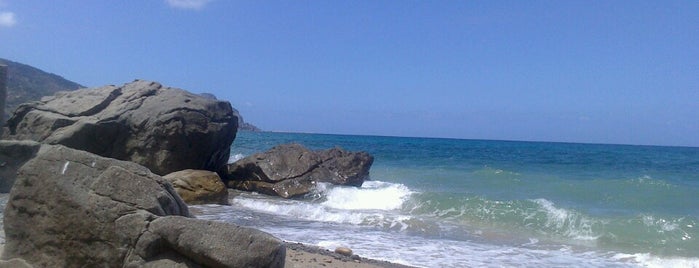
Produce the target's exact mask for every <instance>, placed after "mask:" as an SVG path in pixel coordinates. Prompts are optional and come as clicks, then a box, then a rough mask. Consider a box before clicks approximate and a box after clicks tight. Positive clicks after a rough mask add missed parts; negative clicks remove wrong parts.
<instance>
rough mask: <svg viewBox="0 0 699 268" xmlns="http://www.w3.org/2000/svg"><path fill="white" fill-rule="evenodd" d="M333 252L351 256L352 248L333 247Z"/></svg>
mask: <svg viewBox="0 0 699 268" xmlns="http://www.w3.org/2000/svg"><path fill="white" fill-rule="evenodd" d="M335 253H337V254H340V255H344V256H348V257H350V256H352V249H350V248H347V247H337V248H335Z"/></svg>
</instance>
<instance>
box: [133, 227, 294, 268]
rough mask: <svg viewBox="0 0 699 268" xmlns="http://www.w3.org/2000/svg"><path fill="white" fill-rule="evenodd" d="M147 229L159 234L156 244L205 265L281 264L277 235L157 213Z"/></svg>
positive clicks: (282, 257)
mask: <svg viewBox="0 0 699 268" xmlns="http://www.w3.org/2000/svg"><path fill="white" fill-rule="evenodd" d="M148 232H150V233H152V234H153V235H155V236H156V237H159V240H160V241H159V242H158V245H157V246H158V247H160V248H162V249H168V250H172V251H174V252H175V253H176V254H179V255H181V256H184V257H186V258H187V259H188V260H191V261H193V262H194V263H197V264H200V265H202V266H205V267H283V266H284V260H285V257H286V247H285V245H284V243H282V242H281V241H280V240H278V239H277V238H274V237H273V236H271V235H267V234H263V233H261V232H260V231H257V230H254V229H250V228H245V227H239V226H233V225H230V224H226V223H221V222H213V221H202V220H196V219H190V218H185V217H161V218H158V219H156V220H154V221H152V222H151V224H150V226H148ZM139 246H140V245H139ZM151 247H152V246H151Z"/></svg>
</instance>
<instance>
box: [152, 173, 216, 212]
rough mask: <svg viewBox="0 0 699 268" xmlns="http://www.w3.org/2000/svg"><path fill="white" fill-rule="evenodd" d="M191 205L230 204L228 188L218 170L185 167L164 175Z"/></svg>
mask: <svg viewBox="0 0 699 268" xmlns="http://www.w3.org/2000/svg"><path fill="white" fill-rule="evenodd" d="M163 179H166V180H167V181H169V182H170V183H172V186H174V187H175V191H177V194H179V195H180V197H182V200H184V202H185V203H187V204H189V205H198V204H211V203H213V204H221V205H227V204H228V189H226V185H225V184H223V182H222V181H221V177H219V176H218V174H216V172H211V171H207V170H194V169H185V170H181V171H177V172H173V173H170V174H167V175H165V176H163Z"/></svg>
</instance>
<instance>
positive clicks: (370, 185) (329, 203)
mask: <svg viewBox="0 0 699 268" xmlns="http://www.w3.org/2000/svg"><path fill="white" fill-rule="evenodd" d="M325 187H327V186H325ZM325 189H326V190H325V191H326V192H325V197H326V199H327V200H326V201H325V202H323V203H322V204H323V206H326V207H330V208H336V209H346V210H394V209H399V208H401V206H402V205H403V203H404V202H405V201H406V200H407V199H408V198H409V196H410V195H411V194H412V193H413V192H412V191H411V190H410V189H408V187H406V186H405V185H403V184H395V183H388V182H381V181H367V182H365V183H364V185H362V187H361V188H357V187H327V188H325Z"/></svg>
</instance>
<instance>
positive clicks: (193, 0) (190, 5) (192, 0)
mask: <svg viewBox="0 0 699 268" xmlns="http://www.w3.org/2000/svg"><path fill="white" fill-rule="evenodd" d="M211 1H212V0H165V2H167V4H168V5H170V6H171V7H176V8H182V9H201V8H203V7H204V6H205V5H206V4H208V3H209V2H211Z"/></svg>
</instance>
